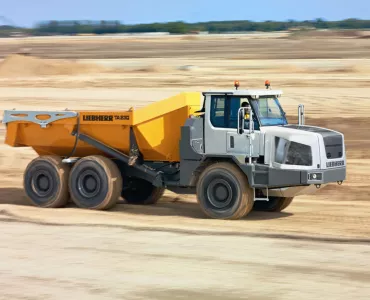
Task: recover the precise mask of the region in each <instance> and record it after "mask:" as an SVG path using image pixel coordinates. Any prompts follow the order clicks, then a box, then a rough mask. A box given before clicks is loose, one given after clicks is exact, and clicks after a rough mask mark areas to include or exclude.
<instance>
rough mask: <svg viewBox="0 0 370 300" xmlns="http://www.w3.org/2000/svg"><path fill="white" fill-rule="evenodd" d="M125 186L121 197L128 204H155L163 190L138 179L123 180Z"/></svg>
mask: <svg viewBox="0 0 370 300" xmlns="http://www.w3.org/2000/svg"><path fill="white" fill-rule="evenodd" d="M125 185H126V186H125V187H124V188H123V189H122V193H121V196H122V198H123V199H125V200H126V202H127V203H129V204H142V205H150V204H155V203H157V202H158V200H159V199H160V198H161V197H162V196H163V193H164V188H159V187H155V186H154V185H152V184H151V183H150V182H149V181H146V180H144V179H140V178H133V177H131V178H127V179H126V178H125Z"/></svg>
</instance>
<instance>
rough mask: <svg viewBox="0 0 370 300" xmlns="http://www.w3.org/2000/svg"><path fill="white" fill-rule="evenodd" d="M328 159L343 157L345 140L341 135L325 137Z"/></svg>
mask: <svg viewBox="0 0 370 300" xmlns="http://www.w3.org/2000/svg"><path fill="white" fill-rule="evenodd" d="M324 144H325V152H326V158H327V159H335V158H341V157H342V156H343V139H342V136H341V135H339V134H336V135H329V136H325V137H324Z"/></svg>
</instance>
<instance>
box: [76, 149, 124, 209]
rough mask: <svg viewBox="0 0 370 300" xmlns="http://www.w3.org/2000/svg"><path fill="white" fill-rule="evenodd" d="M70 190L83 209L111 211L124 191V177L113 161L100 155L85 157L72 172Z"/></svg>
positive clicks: (77, 203)
mask: <svg viewBox="0 0 370 300" xmlns="http://www.w3.org/2000/svg"><path fill="white" fill-rule="evenodd" d="M69 190H70V193H71V197H72V200H73V202H74V203H75V204H76V205H77V206H79V207H81V208H88V209H95V210H106V209H110V208H111V207H113V206H114V205H115V204H116V203H117V201H118V198H119V195H120V192H121V190H122V176H121V173H120V171H119V169H118V167H117V166H116V164H115V163H114V162H113V161H112V160H110V159H108V158H106V157H104V156H99V155H93V156H88V157H84V158H82V159H80V160H79V161H77V162H76V163H75V165H74V166H73V168H72V170H71V174H70V177H69Z"/></svg>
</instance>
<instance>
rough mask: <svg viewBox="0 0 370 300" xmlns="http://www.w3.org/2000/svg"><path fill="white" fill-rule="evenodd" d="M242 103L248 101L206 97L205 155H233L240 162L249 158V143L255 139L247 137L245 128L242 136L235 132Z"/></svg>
mask: <svg viewBox="0 0 370 300" xmlns="http://www.w3.org/2000/svg"><path fill="white" fill-rule="evenodd" d="M242 101H248V100H247V99H243V98H240V97H234V96H229V95H212V96H211V95H208V96H207V98H206V112H207V113H208V114H207V118H206V121H205V149H204V150H205V153H206V154H212V155H233V156H235V157H237V158H238V159H239V160H240V161H244V159H245V157H249V155H250V148H249V143H250V142H251V141H252V142H253V144H255V143H256V139H255V137H252V138H251V137H249V135H248V133H249V132H248V129H247V128H246V129H245V132H244V133H243V134H238V132H237V126H238V110H239V108H240V105H241V102H242ZM247 127H248V126H247ZM258 150H259V149H257V151H258ZM253 152H254V150H253ZM257 156H258V155H257Z"/></svg>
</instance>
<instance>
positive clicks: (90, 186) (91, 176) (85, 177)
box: [77, 170, 101, 198]
mask: <svg viewBox="0 0 370 300" xmlns="http://www.w3.org/2000/svg"><path fill="white" fill-rule="evenodd" d="M100 186H101V182H100V178H99V175H98V174H97V173H96V172H94V171H93V170H86V171H84V172H82V173H81V174H80V176H79V178H78V180H77V187H78V190H79V191H80V193H81V194H82V195H83V196H84V197H86V198H91V197H94V196H96V195H97V194H98V193H99V191H100Z"/></svg>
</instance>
